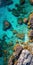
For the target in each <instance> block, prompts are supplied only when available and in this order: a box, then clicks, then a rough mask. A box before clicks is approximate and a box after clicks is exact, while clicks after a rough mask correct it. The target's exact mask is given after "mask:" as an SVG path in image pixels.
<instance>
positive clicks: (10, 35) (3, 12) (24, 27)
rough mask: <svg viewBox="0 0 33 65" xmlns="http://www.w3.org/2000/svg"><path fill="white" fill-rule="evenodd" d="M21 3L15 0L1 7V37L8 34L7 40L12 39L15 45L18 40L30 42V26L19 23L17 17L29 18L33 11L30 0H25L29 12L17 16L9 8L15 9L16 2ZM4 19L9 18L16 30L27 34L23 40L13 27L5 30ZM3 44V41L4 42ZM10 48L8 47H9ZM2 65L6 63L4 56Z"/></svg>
mask: <svg viewBox="0 0 33 65" xmlns="http://www.w3.org/2000/svg"><path fill="white" fill-rule="evenodd" d="M16 3H17V4H19V0H13V4H10V5H6V6H2V7H0V39H2V37H3V36H4V35H7V37H6V39H5V40H6V42H7V43H9V42H10V41H13V44H14V45H15V44H16V41H17V40H18V41H23V42H28V40H29V38H28V35H27V33H28V31H29V29H28V26H27V25H25V24H23V25H19V24H18V22H17V19H18V18H19V17H22V18H28V16H29V15H30V13H31V12H33V6H32V5H31V4H30V2H29V0H25V4H24V6H25V9H26V11H27V14H22V15H20V16H19V17H16V16H14V15H13V14H12V12H9V11H8V8H10V9H13V8H16V7H15V4H16ZM4 20H8V21H9V22H10V23H11V25H12V27H13V29H14V30H16V31H17V32H19V33H24V34H25V37H24V39H23V40H21V39H18V38H17V37H16V36H15V35H14V34H13V31H12V30H11V29H8V30H6V31H4V30H3V21H4ZM2 45H3V43H2ZM7 50H8V49H7ZM9 52H10V54H11V53H12V52H13V51H12V50H9ZM0 60H1V61H0V65H4V64H3V57H1V58H0Z"/></svg>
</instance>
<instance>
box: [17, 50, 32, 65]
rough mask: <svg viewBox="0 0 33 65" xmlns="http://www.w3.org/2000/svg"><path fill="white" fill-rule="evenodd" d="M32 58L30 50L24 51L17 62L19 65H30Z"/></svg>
mask: <svg viewBox="0 0 33 65" xmlns="http://www.w3.org/2000/svg"><path fill="white" fill-rule="evenodd" d="M32 58H33V56H32V55H31V54H30V52H29V51H28V50H23V51H22V53H21V54H20V57H19V59H18V61H17V65H30V64H31V62H32Z"/></svg>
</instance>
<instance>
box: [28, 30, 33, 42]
mask: <svg viewBox="0 0 33 65" xmlns="http://www.w3.org/2000/svg"><path fill="white" fill-rule="evenodd" d="M28 36H29V37H30V42H33V30H30V31H29V34H28Z"/></svg>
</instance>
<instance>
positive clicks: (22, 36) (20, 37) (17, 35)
mask: <svg viewBox="0 0 33 65" xmlns="http://www.w3.org/2000/svg"><path fill="white" fill-rule="evenodd" d="M16 37H18V38H19V39H23V38H24V34H23V33H22V34H20V33H17V34H16Z"/></svg>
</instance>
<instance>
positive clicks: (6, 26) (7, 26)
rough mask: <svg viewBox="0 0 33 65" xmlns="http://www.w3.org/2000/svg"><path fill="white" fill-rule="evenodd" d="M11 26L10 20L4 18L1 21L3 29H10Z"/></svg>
mask: <svg viewBox="0 0 33 65" xmlns="http://www.w3.org/2000/svg"><path fill="white" fill-rule="evenodd" d="M11 27H12V25H11V24H10V22H9V21H7V20H4V22H3V30H4V31H6V30H8V29H10V28H11Z"/></svg>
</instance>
